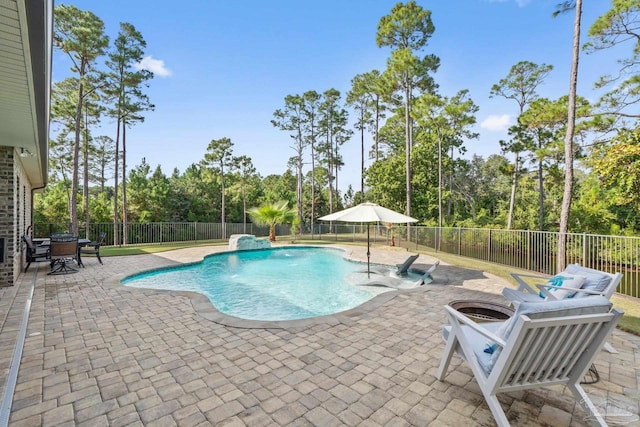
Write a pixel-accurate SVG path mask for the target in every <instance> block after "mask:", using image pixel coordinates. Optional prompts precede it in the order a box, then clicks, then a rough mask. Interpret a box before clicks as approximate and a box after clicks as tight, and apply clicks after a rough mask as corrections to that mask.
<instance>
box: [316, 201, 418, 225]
mask: <svg viewBox="0 0 640 427" xmlns="http://www.w3.org/2000/svg"><path fill="white" fill-rule="evenodd" d="M318 219H320V220H322V221H344V222H391V223H403V222H417V221H418V220H417V219H415V218H411V217H410V216H407V215H404V214H401V213H399V212H396V211H392V210H391V209H387V208H383V207H382V206H380V205H377V204H375V203H370V202H365V203H360V204H359V205H357V206H354V207H352V208H349V209H345V210H343V211H340V212H335V213H332V214H331V215H325V216H323V217H320V218H318Z"/></svg>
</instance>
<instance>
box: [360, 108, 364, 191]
mask: <svg viewBox="0 0 640 427" xmlns="http://www.w3.org/2000/svg"><path fill="white" fill-rule="evenodd" d="M360 123H361V124H362V128H361V129H360V203H364V108H363V109H362V111H361V112H360Z"/></svg>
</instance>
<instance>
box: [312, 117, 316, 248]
mask: <svg viewBox="0 0 640 427" xmlns="http://www.w3.org/2000/svg"><path fill="white" fill-rule="evenodd" d="M311 120H313V119H311ZM315 215H316V150H315V134H314V129H313V121H312V122H311V238H312V239H313V227H314V223H315Z"/></svg>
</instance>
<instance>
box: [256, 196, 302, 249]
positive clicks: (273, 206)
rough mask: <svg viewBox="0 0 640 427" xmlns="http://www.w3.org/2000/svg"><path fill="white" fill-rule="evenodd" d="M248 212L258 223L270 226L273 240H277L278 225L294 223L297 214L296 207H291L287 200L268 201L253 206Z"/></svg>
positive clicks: (270, 237) (270, 236)
mask: <svg viewBox="0 0 640 427" xmlns="http://www.w3.org/2000/svg"><path fill="white" fill-rule="evenodd" d="M247 213H248V214H249V216H250V217H251V219H252V220H253V222H255V223H256V224H261V225H268V226H269V240H270V241H272V242H275V240H276V225H278V224H292V223H293V221H294V219H295V216H296V211H295V209H290V208H289V203H288V202H286V201H279V202H276V203H267V204H264V205H261V206H259V207H255V208H251V209H249V211H248V212H247Z"/></svg>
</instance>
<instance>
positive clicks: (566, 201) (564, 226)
mask: <svg viewBox="0 0 640 427" xmlns="http://www.w3.org/2000/svg"><path fill="white" fill-rule="evenodd" d="M581 15H582V0H576V16H575V20H574V23H573V55H572V61H571V77H570V79H569V111H568V115H567V134H566V135H565V138H564V156H565V169H564V193H563V194H562V209H561V211H560V230H559V234H558V263H557V269H558V270H557V271H562V270H564V268H565V266H566V264H567V233H568V231H569V215H570V213H571V197H572V195H573V136H574V133H575V125H576V89H577V85H578V61H579V59H580V20H581Z"/></svg>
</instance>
